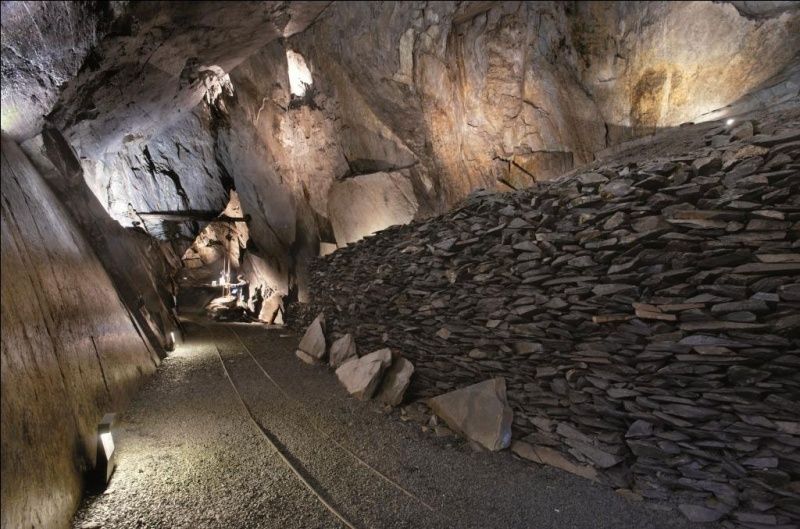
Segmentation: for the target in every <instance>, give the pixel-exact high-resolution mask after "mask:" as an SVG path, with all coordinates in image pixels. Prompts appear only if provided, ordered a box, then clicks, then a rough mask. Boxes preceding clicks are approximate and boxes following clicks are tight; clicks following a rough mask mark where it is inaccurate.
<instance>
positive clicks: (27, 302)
mask: <svg viewBox="0 0 800 529" xmlns="http://www.w3.org/2000/svg"><path fill="white" fill-rule="evenodd" d="M4 9H5V6H4ZM2 174H3V178H2V237H0V240H2V262H3V266H2V281H0V285H2V314H3V317H2V334H3V339H2V359H3V368H2V383H0V388H2V403H3V405H2V409H3V415H2V417H3V427H2V430H1V432H2V446H3V451H2V467H3V488H2V491H3V493H2V502H3V509H2V515H0V525H2V527H67V526H68V524H69V521H70V517H71V515H72V512H73V511H74V509H75V508H76V507H77V505H78V503H79V501H80V498H81V492H82V491H81V489H82V485H83V484H82V477H83V476H82V472H83V470H84V469H85V468H91V467H92V466H93V465H94V455H95V454H96V443H97V424H98V422H99V421H100V419H101V417H102V416H103V414H104V413H106V412H108V411H112V410H118V409H121V408H122V407H123V406H124V405H125V404H126V403H127V402H128V400H129V399H130V398H131V396H132V395H133V394H134V393H135V392H136V390H137V389H138V388H139V386H140V385H141V383H142V382H143V378H144V377H145V376H146V375H149V374H150V373H152V372H153V371H155V369H156V366H157V363H158V362H159V358H158V355H157V353H156V350H155V349H154V348H152V347H151V346H150V344H149V343H148V340H147V338H146V334H145V332H144V330H143V329H142V328H139V327H138V325H137V322H136V319H135V318H134V317H133V314H132V313H131V312H129V310H128V308H127V307H126V306H125V304H124V303H123V302H122V300H121V299H120V296H119V295H118V293H117V291H116V290H115V285H114V283H113V282H112V280H111V279H110V278H109V275H108V274H107V272H106V270H105V269H104V267H103V265H102V264H101V262H100V261H99V259H98V258H97V256H96V254H95V253H94V251H93V249H92V246H91V244H89V242H88V241H87V238H86V237H85V236H84V234H83V231H82V229H81V227H80V226H79V225H78V224H77V223H76V222H75V221H74V219H73V218H71V215H70V211H69V210H68V209H67V208H66V207H65V206H64V205H63V203H61V202H60V201H59V199H58V197H57V196H56V194H55V193H53V192H52V191H51V190H50V189H49V188H48V187H47V185H46V183H45V181H44V179H43V178H42V175H40V174H39V173H38V172H37V171H36V169H35V168H34V167H33V165H32V164H31V163H30V161H29V160H28V159H27V158H26V156H25V154H24V153H23V152H22V151H21V150H20V148H19V147H18V146H17V145H16V144H15V143H14V142H13V141H11V140H9V139H8V138H7V137H6V136H5V135H3V139H2Z"/></svg>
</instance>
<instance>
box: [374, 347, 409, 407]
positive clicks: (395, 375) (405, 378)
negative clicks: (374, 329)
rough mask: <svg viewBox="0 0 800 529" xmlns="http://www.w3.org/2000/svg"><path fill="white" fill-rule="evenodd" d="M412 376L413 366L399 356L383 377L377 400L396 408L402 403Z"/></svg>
mask: <svg viewBox="0 0 800 529" xmlns="http://www.w3.org/2000/svg"><path fill="white" fill-rule="evenodd" d="M413 374H414V364H412V363H411V362H409V361H408V360H406V359H405V358H400V357H399V356H398V357H397V358H395V359H394V362H392V367H390V368H389V369H388V370H387V371H386V374H385V375H384V376H383V384H382V385H381V389H380V391H379V392H378V400H379V401H381V402H383V403H384V404H388V405H389V406H398V405H399V404H400V403H401V402H403V396H404V395H405V394H406V390H407V389H408V385H409V384H410V383H411V375H413Z"/></svg>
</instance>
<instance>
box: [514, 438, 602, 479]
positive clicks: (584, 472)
mask: <svg viewBox="0 0 800 529" xmlns="http://www.w3.org/2000/svg"><path fill="white" fill-rule="evenodd" d="M511 450H512V451H513V452H514V453H515V454H517V455H518V456H519V457H522V458H524V459H527V460H529V461H533V462H534V463H539V464H540V465H549V466H551V467H555V468H559V469H561V470H566V471H567V472H569V473H570V474H575V475H576V476H580V477H582V478H586V479H589V480H592V481H597V480H598V478H597V470H595V469H593V468H592V467H590V466H588V465H579V464H576V463H573V462H572V461H570V460H569V459H567V458H566V457H564V456H563V455H561V454H560V453H559V452H558V451H556V450H553V449H552V448H549V447H547V446H536V445H531V444H530V443H526V442H525V441H514V442H513V443H512V444H511Z"/></svg>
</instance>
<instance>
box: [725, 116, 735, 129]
mask: <svg viewBox="0 0 800 529" xmlns="http://www.w3.org/2000/svg"><path fill="white" fill-rule="evenodd" d="M734 123H736V120H735V119H733V118H729V119H728V121H726V122H725V124H726V125H727V126H729V127H730V126H731V125H733V124H734Z"/></svg>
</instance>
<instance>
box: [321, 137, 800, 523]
mask: <svg viewBox="0 0 800 529" xmlns="http://www.w3.org/2000/svg"><path fill="white" fill-rule="evenodd" d="M790 126H791V127H793V128H786V127H784V128H780V127H773V128H772V130H770V131H769V133H760V134H759V133H758V129H759V125H758V124H757V123H751V126H750V127H749V129H748V130H745V131H744V132H741V126H739V127H737V129H734V132H735V133H734V132H732V131H731V130H730V129H727V128H724V127H722V128H720V129H718V130H716V131H713V133H712V134H709V135H708V142H707V144H708V146H707V147H706V148H704V149H702V150H700V151H697V152H694V153H691V154H687V155H681V156H674V157H670V158H667V159H658V160H649V161H646V162H641V161H640V162H629V163H627V164H619V163H616V164H615V163H613V162H610V163H608V164H607V165H605V166H597V167H596V168H595V169H594V170H592V171H589V172H586V171H585V172H576V173H574V174H570V175H566V176H565V177H562V178H561V179H559V180H556V181H551V182H545V183H538V184H536V185H535V186H534V187H533V188H530V189H526V190H524V191H516V192H514V193H509V194H497V193H490V192H485V191H478V192H475V193H473V194H472V195H471V196H470V197H469V198H468V199H466V200H465V201H464V202H463V203H462V204H461V205H460V207H458V208H457V209H455V210H453V211H452V212H450V213H449V214H446V215H444V216H441V217H436V218H432V219H429V220H427V221H425V222H418V223H414V224H410V225H406V226H398V227H393V228H390V229H387V230H385V231H382V232H380V233H378V234H376V235H373V236H371V237H368V238H366V239H364V240H362V241H360V242H359V243H357V244H353V245H350V246H348V247H346V248H342V249H339V250H337V251H336V252H335V253H333V254H332V255H330V256H327V257H325V258H323V259H320V260H318V261H317V262H316V263H315V264H314V265H313V268H312V288H311V291H312V292H313V295H314V301H313V309H312V311H313V312H317V311H322V310H324V311H325V314H326V315H327V316H328V319H329V322H330V325H331V327H332V329H336V330H337V331H339V332H342V333H344V332H350V333H353V335H354V336H355V339H356V341H357V342H358V344H359V347H364V348H366V349H374V348H378V347H390V348H391V349H392V350H396V351H400V352H401V353H402V355H403V356H405V357H407V358H409V359H410V360H411V361H413V363H414V365H415V366H416V372H415V378H414V380H413V381H412V386H411V388H410V390H409V391H410V393H411V394H412V396H413V397H416V398H424V397H433V396H436V395H440V394H442V393H445V392H447V391H451V390H454V389H457V388H461V387H464V386H467V385H469V384H474V383H477V382H481V381H484V380H487V379H490V378H494V377H504V378H505V380H506V382H507V390H508V401H509V403H510V404H511V406H512V408H513V411H514V422H513V435H514V438H515V440H516V443H517V445H516V447H517V449H516V450H515V452H517V453H518V454H525V453H530V454H534V455H535V454H538V455H535V457H531V459H533V460H539V461H541V460H542V459H543V457H544V456H546V457H544V458H545V459H548V460H547V461H542V462H545V463H550V464H555V465H556V466H561V467H562V468H565V467H567V466H571V471H575V472H576V473H579V474H581V475H585V476H586V477H590V478H592V479H598V480H600V481H603V482H606V483H609V484H611V485H612V486H614V487H615V488H618V489H621V490H623V491H627V492H629V493H630V494H632V495H640V496H643V497H645V498H654V499H673V500H677V501H678V502H679V503H680V509H681V511H682V512H683V513H684V514H685V515H686V516H687V517H689V518H690V519H693V520H697V521H715V520H722V521H723V522H724V523H723V525H724V526H729V527H747V528H751V529H760V528H763V527H773V528H774V527H782V528H788V527H797V525H796V523H797V521H798V519H800V451H799V450H798V448H799V447H800V353H799V352H798V351H800V338H798V336H800V127H799V126H798V125H797V124H791V125H790ZM737 134H738V135H737ZM520 443H521V444H520ZM542 454H544V456H543V455H542ZM559 458H560V459H559ZM568 470H569V469H568ZM631 491H632V492H631Z"/></svg>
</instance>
